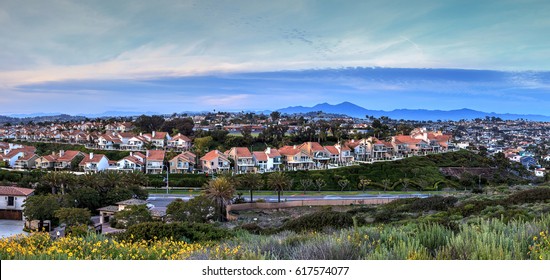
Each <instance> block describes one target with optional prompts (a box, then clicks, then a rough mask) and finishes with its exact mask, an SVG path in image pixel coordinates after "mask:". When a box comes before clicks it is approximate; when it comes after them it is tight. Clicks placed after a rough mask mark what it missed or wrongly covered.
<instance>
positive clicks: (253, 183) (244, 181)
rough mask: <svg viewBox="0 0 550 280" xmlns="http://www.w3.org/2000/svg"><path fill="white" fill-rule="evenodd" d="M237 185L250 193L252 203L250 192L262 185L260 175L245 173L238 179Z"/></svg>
mask: <svg viewBox="0 0 550 280" xmlns="http://www.w3.org/2000/svg"><path fill="white" fill-rule="evenodd" d="M238 183H239V186H240V187H242V188H243V189H248V190H249V191H250V202H254V199H253V195H252V192H253V191H254V189H255V188H257V187H258V186H259V185H260V184H262V180H261V178H260V175H258V174H256V173H246V174H244V175H242V176H241V177H240V178H239V179H238Z"/></svg>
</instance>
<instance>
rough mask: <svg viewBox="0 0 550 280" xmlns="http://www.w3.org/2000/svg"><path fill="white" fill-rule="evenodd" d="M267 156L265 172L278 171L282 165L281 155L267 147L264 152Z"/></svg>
mask: <svg viewBox="0 0 550 280" xmlns="http://www.w3.org/2000/svg"><path fill="white" fill-rule="evenodd" d="M264 153H265V154H266V155H267V166H266V167H267V170H269V171H274V170H279V169H280V166H281V164H282V163H283V161H282V157H281V154H280V153H279V151H278V150H277V149H274V148H270V147H267V148H266V149H265V151H264Z"/></svg>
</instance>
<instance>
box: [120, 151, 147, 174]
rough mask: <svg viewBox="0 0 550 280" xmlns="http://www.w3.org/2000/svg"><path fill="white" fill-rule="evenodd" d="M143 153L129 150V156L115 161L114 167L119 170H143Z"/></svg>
mask: <svg viewBox="0 0 550 280" xmlns="http://www.w3.org/2000/svg"><path fill="white" fill-rule="evenodd" d="M145 158H146V157H145V155H144V154H142V153H140V152H130V155H129V156H126V157H124V158H123V159H121V160H119V161H117V162H116V169H117V170H119V171H129V172H133V171H140V172H143V171H144V170H145Z"/></svg>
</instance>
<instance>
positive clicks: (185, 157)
mask: <svg viewBox="0 0 550 280" xmlns="http://www.w3.org/2000/svg"><path fill="white" fill-rule="evenodd" d="M196 158H197V156H196V155H195V154H193V153H191V152H189V151H186V152H183V153H181V154H179V155H177V156H175V157H174V158H172V159H171V160H169V161H168V162H169V166H170V173H180V174H181V173H190V172H193V169H194V168H195V161H196Z"/></svg>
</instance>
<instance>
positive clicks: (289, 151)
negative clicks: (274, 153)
mask: <svg viewBox="0 0 550 280" xmlns="http://www.w3.org/2000/svg"><path fill="white" fill-rule="evenodd" d="M300 152H301V150H300V149H298V148H294V147H293V146H284V147H281V148H280V149H279V153H280V154H281V155H283V156H293V155H296V154H298V153H300Z"/></svg>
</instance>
